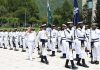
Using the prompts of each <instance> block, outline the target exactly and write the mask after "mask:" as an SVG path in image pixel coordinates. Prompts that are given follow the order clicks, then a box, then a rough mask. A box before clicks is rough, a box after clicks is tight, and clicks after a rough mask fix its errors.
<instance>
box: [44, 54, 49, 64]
mask: <svg viewBox="0 0 100 70" xmlns="http://www.w3.org/2000/svg"><path fill="white" fill-rule="evenodd" d="M43 58H44V60H45V63H46V64H49V62H48V60H47V57H46V56H43Z"/></svg>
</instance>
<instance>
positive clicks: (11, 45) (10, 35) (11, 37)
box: [9, 32, 14, 48]
mask: <svg viewBox="0 0 100 70" xmlns="http://www.w3.org/2000/svg"><path fill="white" fill-rule="evenodd" d="M9 39H10V48H13V47H14V46H13V32H9Z"/></svg>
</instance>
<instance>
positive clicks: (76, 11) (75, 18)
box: [73, 0, 80, 25]
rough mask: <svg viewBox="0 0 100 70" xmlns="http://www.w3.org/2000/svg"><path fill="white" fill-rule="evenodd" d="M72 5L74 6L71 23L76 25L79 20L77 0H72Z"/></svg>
mask: <svg viewBox="0 0 100 70" xmlns="http://www.w3.org/2000/svg"><path fill="white" fill-rule="evenodd" d="M73 6H74V11H73V24H74V25H77V24H78V23H79V22H80V14H79V7H78V2H77V0H73Z"/></svg>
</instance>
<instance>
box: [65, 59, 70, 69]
mask: <svg viewBox="0 0 100 70" xmlns="http://www.w3.org/2000/svg"><path fill="white" fill-rule="evenodd" d="M68 63H69V60H68V59H67V60H66V63H65V68H71V67H70V66H69V65H68Z"/></svg>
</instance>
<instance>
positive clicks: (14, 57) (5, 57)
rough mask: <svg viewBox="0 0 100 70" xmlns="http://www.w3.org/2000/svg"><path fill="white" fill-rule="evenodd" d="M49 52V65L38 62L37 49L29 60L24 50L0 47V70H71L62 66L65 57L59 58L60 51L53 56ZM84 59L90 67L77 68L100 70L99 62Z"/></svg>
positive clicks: (81, 69) (81, 68) (79, 68)
mask: <svg viewBox="0 0 100 70" xmlns="http://www.w3.org/2000/svg"><path fill="white" fill-rule="evenodd" d="M50 54H51V52H48V60H49V65H46V64H43V63H41V62H40V58H39V56H38V55H37V50H35V52H34V54H33V61H29V60H27V53H26V52H21V50H20V51H13V50H8V49H2V48H0V70H71V69H67V68H65V67H64V65H65V59H61V58H60V56H61V53H57V54H56V56H55V57H50V56H49V55H50ZM86 59H87V64H88V65H89V66H90V67H89V68H83V67H79V66H78V70H100V64H99V65H95V64H90V63H89V60H90V59H89V58H86ZM75 63H76V62H75Z"/></svg>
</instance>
